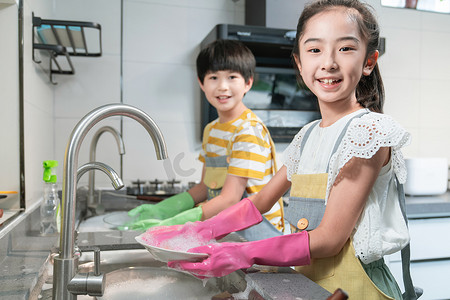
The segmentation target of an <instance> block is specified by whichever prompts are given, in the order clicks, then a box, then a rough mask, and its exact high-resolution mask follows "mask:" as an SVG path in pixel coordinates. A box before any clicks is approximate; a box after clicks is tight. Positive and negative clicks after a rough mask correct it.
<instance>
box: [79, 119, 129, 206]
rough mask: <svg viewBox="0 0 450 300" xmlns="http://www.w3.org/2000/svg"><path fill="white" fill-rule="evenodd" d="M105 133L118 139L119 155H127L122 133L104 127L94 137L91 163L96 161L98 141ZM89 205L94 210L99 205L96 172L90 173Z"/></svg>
mask: <svg viewBox="0 0 450 300" xmlns="http://www.w3.org/2000/svg"><path fill="white" fill-rule="evenodd" d="M105 132H109V133H111V134H112V135H113V136H114V138H115V139H116V143H117V147H118V149H119V154H120V155H123V154H125V145H124V143H123V139H122V136H121V135H120V133H119V132H118V131H117V129H115V128H113V127H111V126H104V127H101V128H100V129H99V130H97V132H96V133H95V134H94V136H93V137H92V141H91V147H90V150H89V161H90V162H94V161H95V153H96V150H97V143H98V140H99V139H100V136H101V135H102V134H103V133H105ZM120 177H123V174H122V167H121V168H120ZM87 205H88V207H90V208H94V209H95V208H96V206H97V205H98V203H97V201H95V172H94V171H92V172H89V189H88V198H87Z"/></svg>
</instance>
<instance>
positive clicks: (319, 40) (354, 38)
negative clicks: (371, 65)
mask: <svg viewBox="0 0 450 300" xmlns="http://www.w3.org/2000/svg"><path fill="white" fill-rule="evenodd" d="M321 41H323V39H320V38H309V39H306V40H305V41H304V42H303V44H304V45H305V44H307V43H312V42H321ZM337 41H338V42H343V41H354V42H355V43H358V44H359V43H360V40H359V39H358V38H356V37H354V36H344V37H340V38H338V39H337Z"/></svg>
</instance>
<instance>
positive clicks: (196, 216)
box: [128, 206, 203, 231]
mask: <svg viewBox="0 0 450 300" xmlns="http://www.w3.org/2000/svg"><path fill="white" fill-rule="evenodd" d="M202 215H203V211H202V208H201V207H200V206H197V207H194V208H192V209H188V210H186V211H183V212H182V213H179V214H178V215H175V216H173V217H171V218H168V219H165V220H157V219H147V220H141V221H136V222H134V223H132V224H128V227H129V228H130V229H132V230H142V231H145V230H147V229H149V228H150V227H154V226H172V225H180V224H184V223H187V222H195V221H200V220H201V219H202Z"/></svg>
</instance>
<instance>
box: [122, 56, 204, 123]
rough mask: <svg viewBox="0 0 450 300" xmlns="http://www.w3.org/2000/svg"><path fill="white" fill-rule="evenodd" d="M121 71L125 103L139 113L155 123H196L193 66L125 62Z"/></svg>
mask: <svg viewBox="0 0 450 300" xmlns="http://www.w3.org/2000/svg"><path fill="white" fill-rule="evenodd" d="M124 69H125V72H124V78H125V80H124V102H125V103H127V104H130V105H134V106H137V107H138V108H141V109H143V110H144V111H146V112H147V113H148V114H150V116H151V117H153V118H154V119H155V121H157V122H161V121H169V120H176V121H177V122H183V121H184V122H194V121H195V120H198V119H199V117H200V114H199V108H200V107H199V105H198V103H199V99H200V96H199V95H200V88H199V87H198V83H197V79H196V74H195V70H194V66H192V65H186V66H184V65H171V64H169V65H168V64H153V63H131V62H129V63H125V64H124ZM161 112H164V113H161Z"/></svg>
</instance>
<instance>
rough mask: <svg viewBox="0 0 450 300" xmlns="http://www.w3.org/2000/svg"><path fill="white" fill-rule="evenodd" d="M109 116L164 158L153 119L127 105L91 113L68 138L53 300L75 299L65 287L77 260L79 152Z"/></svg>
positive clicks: (161, 140)
mask: <svg viewBox="0 0 450 300" xmlns="http://www.w3.org/2000/svg"><path fill="white" fill-rule="evenodd" d="M111 116H126V117H129V118H132V119H134V120H136V121H137V122H138V123H140V124H141V125H142V126H143V127H144V128H145V129H146V130H147V132H148V133H149V134H150V137H151V138H152V140H153V144H154V146H155V151H156V156H157V158H158V159H166V158H167V149H166V143H165V141H164V137H163V135H162V133H161V131H160V130H159V128H158V126H157V125H156V123H155V122H154V121H153V120H152V118H150V116H149V115H147V114H146V113H145V112H143V111H142V110H140V109H138V108H135V107H133V106H130V105H126V104H108V105H104V106H101V107H98V108H96V109H94V110H93V111H91V112H90V113H88V114H87V115H86V116H84V117H83V118H82V119H81V120H80V121H79V122H78V124H77V125H76V126H75V128H74V129H73V131H72V133H71V135H70V137H69V142H68V144H67V147H66V153H65V158H64V171H63V173H64V174H63V191H62V201H61V203H62V223H61V225H62V228H61V234H60V246H59V254H58V255H57V256H56V257H55V258H54V266H53V299H56V300H73V299H76V298H77V296H76V295H74V294H72V293H71V292H70V291H69V290H68V289H67V286H68V284H69V282H70V281H71V280H72V278H73V277H74V276H75V275H76V272H77V267H78V266H77V265H78V258H77V257H75V256H74V248H75V239H74V236H75V209H76V205H75V204H76V203H75V199H76V191H77V189H76V187H77V182H76V181H77V176H76V173H77V164H78V152H79V150H80V147H81V143H82V141H83V139H84V137H85V136H86V134H87V133H88V131H89V130H90V129H91V128H92V127H93V126H94V125H95V124H97V123H98V122H100V121H101V120H103V119H105V118H108V117H111Z"/></svg>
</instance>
